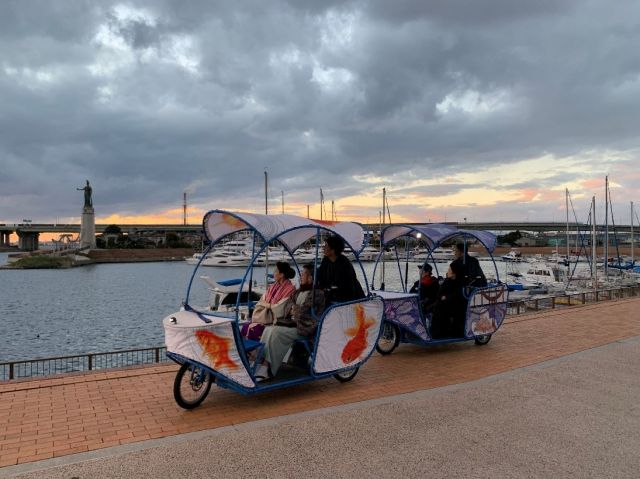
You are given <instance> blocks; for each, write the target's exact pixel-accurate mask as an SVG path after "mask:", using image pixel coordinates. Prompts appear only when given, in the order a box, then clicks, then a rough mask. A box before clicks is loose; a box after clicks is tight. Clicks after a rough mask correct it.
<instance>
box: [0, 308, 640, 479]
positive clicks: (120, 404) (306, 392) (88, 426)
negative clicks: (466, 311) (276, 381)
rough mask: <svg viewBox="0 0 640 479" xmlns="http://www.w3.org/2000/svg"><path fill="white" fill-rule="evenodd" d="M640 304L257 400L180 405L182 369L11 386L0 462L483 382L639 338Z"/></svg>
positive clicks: (3, 390)
mask: <svg viewBox="0 0 640 479" xmlns="http://www.w3.org/2000/svg"><path fill="white" fill-rule="evenodd" d="M639 307H640V299H637V298H633V299H627V300H620V301H616V302H608V303H600V304H596V305H589V306H582V307H577V308H571V309H563V310H556V311H551V312H546V313H540V314H535V315H528V316H521V317H516V318H514V319H512V320H510V321H509V322H508V323H507V324H506V325H505V326H504V327H503V328H502V329H501V331H500V332H499V333H498V334H497V335H496V336H495V337H494V338H493V340H492V341H491V343H489V345H488V346H485V347H476V346H474V345H473V344H471V343H466V344H457V345H449V346H440V347H435V348H417V347H413V346H407V345H403V346H401V347H400V348H399V349H398V350H396V352H394V354H392V355H391V356H389V357H384V358H383V357H379V356H375V357H373V358H372V359H371V361H370V362H369V363H367V365H366V366H365V367H364V368H363V369H362V370H361V372H360V373H359V375H358V377H357V378H356V379H355V380H354V381H353V382H352V383H348V384H339V383H337V382H335V381H333V380H332V379H328V380H323V381H317V382H314V383H310V384H307V385H303V386H298V387H295V388H291V389H288V390H285V391H275V392H272V393H265V394H262V395H260V396H250V397H243V396H240V395H238V394H236V393H233V392H230V391H224V390H219V389H217V388H215V387H214V388H213V389H212V392H211V393H210V396H209V398H208V399H207V400H206V401H205V402H204V403H203V405H202V406H201V407H200V408H198V409H196V410H194V411H184V410H182V409H180V408H178V407H177V406H176V405H175V403H174V400H173V396H172V389H171V388H172V382H173V378H174V375H175V367H173V366H158V367H152V368H144V369H135V370H127V371H111V372H105V373H94V374H86V375H79V376H66V377H60V378H53V379H46V380H34V381H27V382H19V383H8V384H3V385H0V466H11V465H15V464H19V463H26V462H32V461H38V460H43V459H50V458H54V457H60V456H64V455H69V454H74V453H80V452H86V451H91V450H97V449H101V448H107V447H110V446H118V445H124V444H129V443H133V442H140V441H145V440H149V439H153V438H162V437H167V436H172V435H176V434H182V433H189V432H193V431H201V430H206V429H213V428H221V427H224V426H230V425H236V424H241V423H246V422H249V421H255V420H259V419H266V418H271V417H276V416H282V415H287V414H294V413H300V412H305V411H310V410H316V409H319V408H326V407H330V406H341V405H345V404H350V403H356V402H359V401H365V400H371V399H376V398H383V397H388V396H392V395H398V394H401V393H409V392H413V391H422V390H427V389H432V388H437V387H442V386H447V385H453V384H458V383H464V382H468V381H472V380H477V379H480V378H484V377H487V376H492V375H496V374H499V373H504V372H506V371H510V370H513V369H516V368H521V367H525V366H528V365H532V364H537V363H541V362H543V361H547V360H550V359H554V358H559V357H562V356H566V355H569V354H572V353H576V352H579V351H583V350H587V349H591V348H595V347H598V346H602V345H605V344H608V343H613V342H615V341H619V340H622V339H625V338H630V337H634V336H636V335H637V334H638V331H639V330H640V313H639V311H640V309H639ZM560 387H562V386H561V385H560ZM512 400H516V401H517V400H518V397H517V395H516V397H512ZM636 407H637V406H636ZM635 414H636V415H637V409H636V410H635ZM560 421H562V416H560ZM470 427H472V426H470ZM473 427H476V426H473ZM394 434H397V432H396V433H394ZM9 469H11V468H9ZM1 472H2V469H0V473H1ZM0 475H1V474H0Z"/></svg>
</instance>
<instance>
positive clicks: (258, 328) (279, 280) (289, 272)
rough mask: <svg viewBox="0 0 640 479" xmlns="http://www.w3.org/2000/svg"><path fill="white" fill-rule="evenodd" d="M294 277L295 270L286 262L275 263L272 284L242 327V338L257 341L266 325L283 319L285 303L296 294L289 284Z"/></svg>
mask: <svg viewBox="0 0 640 479" xmlns="http://www.w3.org/2000/svg"><path fill="white" fill-rule="evenodd" d="M295 275H296V272H295V270H294V269H293V268H292V267H291V266H289V263H287V262H286V261H278V262H277V263H276V267H275V269H274V271H273V279H274V282H273V283H272V284H271V285H270V286H269V288H268V289H267V291H266V292H265V293H264V294H263V295H262V297H261V298H260V301H258V304H257V305H256V307H255V309H254V310H253V315H252V317H251V322H250V323H246V324H244V325H243V326H242V329H241V333H242V336H244V337H245V338H247V339H252V340H254V341H258V340H260V337H261V336H262V332H263V331H264V328H265V326H266V325H269V324H272V323H273V322H274V321H277V320H278V319H280V318H282V317H284V313H285V308H286V302H287V300H288V299H289V298H290V297H291V296H293V294H294V293H295V292H296V287H295V286H294V285H293V283H292V282H291V279H292V278H294V277H295Z"/></svg>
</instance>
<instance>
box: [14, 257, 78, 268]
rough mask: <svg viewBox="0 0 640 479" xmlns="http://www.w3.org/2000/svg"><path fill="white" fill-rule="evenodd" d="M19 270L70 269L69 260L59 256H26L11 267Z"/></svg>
mask: <svg viewBox="0 0 640 479" xmlns="http://www.w3.org/2000/svg"><path fill="white" fill-rule="evenodd" d="M11 266H12V267H14V268H21V269H60V268H70V267H71V259H69V258H64V257H61V256H27V257H26V258H22V259H19V260H18V261H16V262H15V263H13V264H12V265H11Z"/></svg>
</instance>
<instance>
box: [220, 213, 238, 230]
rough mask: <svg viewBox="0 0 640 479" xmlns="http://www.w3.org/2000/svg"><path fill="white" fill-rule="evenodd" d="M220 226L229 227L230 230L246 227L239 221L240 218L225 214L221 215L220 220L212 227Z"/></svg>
mask: <svg viewBox="0 0 640 479" xmlns="http://www.w3.org/2000/svg"><path fill="white" fill-rule="evenodd" d="M221 224H223V225H227V226H231V228H233V229H242V228H244V227H245V226H246V224H245V222H244V221H243V220H241V219H240V218H236V217H235V216H233V215H230V214H227V213H223V214H221V215H220V219H219V220H218V221H217V222H215V223H214V224H213V225H212V226H213V227H217V226H218V225H221Z"/></svg>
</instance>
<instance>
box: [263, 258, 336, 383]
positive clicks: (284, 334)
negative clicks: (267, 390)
mask: <svg viewBox="0 0 640 479" xmlns="http://www.w3.org/2000/svg"><path fill="white" fill-rule="evenodd" d="M323 311H324V293H323V292H322V290H321V289H318V288H314V287H313V264H306V265H304V267H303V268H302V270H301V271H300V287H299V288H298V290H297V291H296V292H295V294H294V295H293V297H292V298H291V301H290V302H289V304H288V307H287V310H286V313H285V317H284V318H283V319H282V320H277V321H276V322H275V323H274V324H272V325H269V326H267V327H266V328H265V330H264V332H263V333H262V338H261V339H260V341H261V342H262V343H263V344H264V360H263V361H262V364H260V366H258V368H257V369H256V379H257V380H258V381H264V380H265V379H267V378H269V377H270V376H275V375H276V374H277V373H278V370H279V369H280V366H281V364H282V361H283V359H284V357H285V356H286V354H287V351H289V348H291V346H292V345H293V343H294V342H295V341H296V340H299V339H304V338H312V337H314V335H315V334H316V328H317V326H318V322H317V319H316V318H318V317H320V315H321V314H322V312H323Z"/></svg>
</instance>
